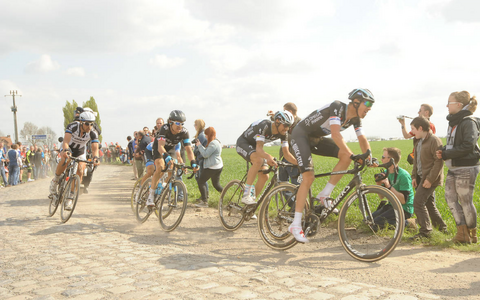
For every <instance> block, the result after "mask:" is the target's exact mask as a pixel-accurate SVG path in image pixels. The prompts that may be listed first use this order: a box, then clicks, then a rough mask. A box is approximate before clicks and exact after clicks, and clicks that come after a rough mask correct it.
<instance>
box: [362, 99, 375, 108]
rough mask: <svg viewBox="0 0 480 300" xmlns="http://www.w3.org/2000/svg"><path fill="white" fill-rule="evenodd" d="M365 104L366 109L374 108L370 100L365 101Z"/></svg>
mask: <svg viewBox="0 0 480 300" xmlns="http://www.w3.org/2000/svg"><path fill="white" fill-rule="evenodd" d="M363 104H365V106H366V107H372V106H373V102H372V101H370V100H365V101H363Z"/></svg>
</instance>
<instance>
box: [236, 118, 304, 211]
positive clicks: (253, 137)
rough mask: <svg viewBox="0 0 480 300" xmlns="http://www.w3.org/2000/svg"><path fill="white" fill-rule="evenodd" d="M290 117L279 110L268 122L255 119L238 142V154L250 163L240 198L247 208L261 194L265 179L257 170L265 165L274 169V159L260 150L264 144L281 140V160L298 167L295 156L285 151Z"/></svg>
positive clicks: (290, 122)
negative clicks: (282, 158) (282, 157)
mask: <svg viewBox="0 0 480 300" xmlns="http://www.w3.org/2000/svg"><path fill="white" fill-rule="evenodd" d="M293 121H294V119H293V116H292V114H291V113H290V112H288V111H278V112H276V113H275V115H274V116H273V121H272V120H270V119H264V120H258V121H256V122H254V123H252V124H251V125H250V126H249V127H248V128H247V130H245V132H244V133H243V134H242V135H241V136H240V137H239V138H238V140H237V145H236V146H237V147H236V150H237V153H238V154H239V155H240V156H241V157H243V159H245V160H246V161H248V162H250V163H252V166H251V167H250V169H249V170H248V173H247V180H246V182H245V183H246V184H245V191H244V194H243V197H242V203H244V204H246V205H250V204H255V203H256V201H255V199H256V196H258V194H260V192H261V191H262V189H263V186H264V185H265V182H267V180H268V174H263V173H258V171H259V170H260V169H262V168H263V169H267V165H270V166H275V167H276V166H277V163H276V162H275V161H274V160H273V156H271V155H270V154H268V153H266V152H265V150H264V149H263V145H264V144H265V143H269V142H273V141H275V140H277V139H280V140H281V141H282V150H283V155H284V157H285V158H286V159H287V160H288V161H289V162H291V163H292V164H297V161H296V159H295V157H294V156H293V155H292V154H291V153H290V152H289V151H288V138H287V135H288V129H289V128H290V126H292V124H293ZM257 174H258V180H257V183H256V184H255V186H253V182H254V181H255V178H256V177H257Z"/></svg>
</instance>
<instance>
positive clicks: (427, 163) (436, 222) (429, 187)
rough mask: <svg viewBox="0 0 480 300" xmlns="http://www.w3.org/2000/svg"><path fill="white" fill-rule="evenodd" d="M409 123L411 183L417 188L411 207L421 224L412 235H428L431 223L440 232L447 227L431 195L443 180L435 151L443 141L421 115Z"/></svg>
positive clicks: (440, 164)
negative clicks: (411, 149) (411, 151)
mask: <svg viewBox="0 0 480 300" xmlns="http://www.w3.org/2000/svg"><path fill="white" fill-rule="evenodd" d="M410 127H411V128H412V132H413V134H414V136H415V140H414V149H415V159H414V161H413V171H412V186H413V187H414V188H416V190H417V192H416V194H415V198H414V199H413V207H414V211H415V215H417V224H418V225H420V231H419V233H418V234H416V235H415V236H413V237H412V239H418V238H421V237H427V238H428V237H430V234H431V232H432V225H433V226H434V227H437V226H438V229H439V230H440V231H442V232H446V230H447V224H445V221H443V219H442V216H441V215H440V212H439V211H438V209H437V207H436V206H435V198H434V197H433V196H432V195H433V193H434V191H435V188H436V187H437V186H439V185H441V184H442V183H443V161H442V160H441V159H439V158H438V157H437V155H436V151H437V149H439V147H441V146H442V141H441V140H440V139H439V138H438V137H436V136H435V135H433V133H432V132H431V131H430V124H429V122H428V120H427V119H426V118H424V117H416V118H415V119H413V121H412V122H411V123H410ZM430 219H431V220H432V222H431V223H430Z"/></svg>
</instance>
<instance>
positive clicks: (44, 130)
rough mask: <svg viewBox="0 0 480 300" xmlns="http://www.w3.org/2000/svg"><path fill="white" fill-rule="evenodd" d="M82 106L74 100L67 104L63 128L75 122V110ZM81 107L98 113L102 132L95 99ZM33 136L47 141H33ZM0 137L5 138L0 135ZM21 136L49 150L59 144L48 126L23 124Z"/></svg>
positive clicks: (64, 110) (96, 119)
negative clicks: (45, 146)
mask: <svg viewBox="0 0 480 300" xmlns="http://www.w3.org/2000/svg"><path fill="white" fill-rule="evenodd" d="M79 106H80V105H78V104H77V102H76V101H75V100H72V102H70V101H68V100H67V102H66V103H65V106H64V107H63V108H62V110H63V118H64V120H63V127H64V128H66V127H67V125H68V124H70V123H71V122H73V120H74V118H75V117H74V114H75V110H76V109H77V107H79ZM81 107H90V108H91V109H92V110H93V111H95V112H97V116H96V118H95V122H96V123H97V125H98V127H99V128H100V130H101V129H102V127H101V125H100V124H101V120H100V114H99V113H98V106H97V103H96V102H95V99H94V98H93V97H90V99H89V100H88V101H85V102H83V104H82V106H81ZM32 135H47V139H46V140H35V141H32V140H31V137H32ZM0 136H3V135H2V134H0ZM20 136H22V137H25V138H26V139H27V140H28V141H29V142H31V143H36V144H38V145H44V144H45V145H47V146H48V148H49V149H52V148H53V144H55V143H56V142H57V139H58V136H57V134H56V133H55V132H54V131H53V130H52V129H51V128H50V127H48V126H44V127H40V128H39V127H38V126H37V125H35V124H34V123H32V122H25V123H24V124H23V129H21V130H20ZM99 140H100V143H101V142H102V136H101V135H100V136H99Z"/></svg>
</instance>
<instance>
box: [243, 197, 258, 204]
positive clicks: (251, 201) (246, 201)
mask: <svg viewBox="0 0 480 300" xmlns="http://www.w3.org/2000/svg"><path fill="white" fill-rule="evenodd" d="M242 203H243V204H245V205H252V204H257V202H256V201H255V200H254V199H253V198H252V196H251V195H243V197H242Z"/></svg>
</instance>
